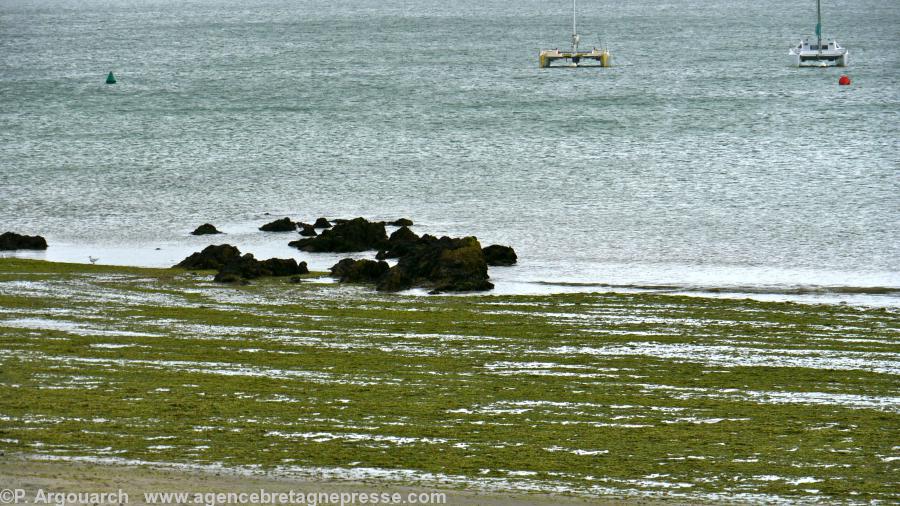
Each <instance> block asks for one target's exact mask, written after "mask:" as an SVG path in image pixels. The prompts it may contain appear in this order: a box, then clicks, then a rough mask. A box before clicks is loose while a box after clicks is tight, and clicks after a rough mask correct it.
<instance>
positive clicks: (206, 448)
mask: <svg viewBox="0 0 900 506" xmlns="http://www.w3.org/2000/svg"><path fill="white" fill-rule="evenodd" d="M314 276H316V274H312V275H311V277H314ZM210 277H211V276H210V275H209V273H190V272H186V271H183V270H178V269H141V268H126V267H107V266H91V265H74V264H56V263H46V262H38V261H30V260H18V259H2V260H0V336H2V337H0V344H2V348H0V385H2V386H0V388H2V391H3V395H0V449H3V450H4V451H6V452H11V453H23V454H46V455H52V456H58V457H60V456H61V457H72V456H84V457H96V458H99V457H117V458H122V459H133V460H140V461H149V462H176V463H193V464H213V463H222V464H224V465H229V466H246V465H259V466H262V467H263V468H265V469H274V468H277V467H280V466H296V467H298V468H322V467H336V468H343V469H354V468H381V469H387V470H413V471H416V472H418V473H420V475H424V473H436V474H440V475H448V476H462V477H465V478H466V479H467V480H469V481H470V482H471V483H472V484H473V485H477V484H479V483H482V482H483V480H490V479H505V480H510V481H508V482H503V483H504V484H501V485H497V486H502V487H507V488H512V487H518V486H523V485H522V484H523V483H532V484H537V485H538V486H543V487H548V488H549V487H550V486H561V487H563V488H565V489H566V490H569V491H571V492H573V493H576V494H582V495H588V496H590V495H597V494H600V493H609V489H613V490H618V491H620V493H622V494H629V493H638V494H648V495H673V494H674V495H679V494H681V496H682V497H688V498H691V499H692V500H693V499H704V498H706V499H709V498H721V497H732V498H739V497H743V496H744V494H750V495H751V496H754V497H769V496H779V497H785V498H795V499H796V498H811V499H825V500H833V501H872V500H882V501H893V500H897V499H898V495H897V492H896V491H897V490H898V488H900V487H898V479H897V471H898V466H897V462H898V457H900V448H898V447H897V446H896V443H895V440H896V434H897V433H898V429H900V401H898V399H900V384H898V381H897V370H898V369H900V364H898V360H897V358H896V357H897V352H898V351H900V340H898V333H900V319H898V315H897V313H896V311H894V310H882V309H865V308H855V307H846V306H833V305H798V304H790V303H776V302H758V301H750V300H720V299H702V298H693V297H683V296H668V295H654V294H564V295H545V296H490V295H486V296H485V295H481V296H466V297H415V296H405V295H392V294H383V293H376V292H374V291H373V290H371V289H367V288H364V287H355V286H341V285H325V284H314V283H289V282H288V281H287V280H285V279H278V278H271V279H262V280H258V281H255V282H254V283H252V284H250V285H247V286H222V285H217V284H213V283H211V282H210V281H209V280H210ZM760 357H762V359H760ZM479 480H482V481H479Z"/></svg>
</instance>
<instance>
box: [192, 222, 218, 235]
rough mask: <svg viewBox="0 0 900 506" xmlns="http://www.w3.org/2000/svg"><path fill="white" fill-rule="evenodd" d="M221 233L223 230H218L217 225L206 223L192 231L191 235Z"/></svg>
mask: <svg viewBox="0 0 900 506" xmlns="http://www.w3.org/2000/svg"><path fill="white" fill-rule="evenodd" d="M221 233H222V232H219V231H218V230H216V227H214V226H212V225H211V224H209V223H204V224H203V225H200V226H199V227H197V229H196V230H194V231H193V232H191V235H208V234H221Z"/></svg>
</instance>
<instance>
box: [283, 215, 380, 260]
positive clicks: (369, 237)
mask: <svg viewBox="0 0 900 506" xmlns="http://www.w3.org/2000/svg"><path fill="white" fill-rule="evenodd" d="M387 239H388V238H387V233H386V232H385V231H384V225H383V224H380V223H370V222H368V221H366V219H364V218H355V219H352V220H350V221H348V222H346V223H340V224H338V225H335V226H334V228H331V229H327V230H323V231H322V233H321V234H320V235H318V236H317V237H310V238H306V239H300V240H297V241H292V242H289V243H288V245H289V246H293V247H295V248H297V249H300V250H303V251H311V252H334V253H348V252H352V251H365V250H372V249H382V248H383V247H385V246H386V245H387Z"/></svg>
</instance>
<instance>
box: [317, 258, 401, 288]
mask: <svg viewBox="0 0 900 506" xmlns="http://www.w3.org/2000/svg"><path fill="white" fill-rule="evenodd" d="M389 269H390V266H389V265H388V264H387V262H382V261H375V260H354V259H352V258H345V259H343V260H341V261H340V262H338V263H336V264H334V265H333V266H332V267H331V275H332V276H334V277H336V278H338V279H339V280H340V281H341V282H342V283H376V282H377V281H378V280H379V279H381V277H382V276H384V275H385V274H386V273H387V272H388V270H389Z"/></svg>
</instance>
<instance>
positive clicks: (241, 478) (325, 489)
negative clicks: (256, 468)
mask: <svg viewBox="0 0 900 506" xmlns="http://www.w3.org/2000/svg"><path fill="white" fill-rule="evenodd" d="M0 484H2V488H4V489H12V490H15V489H24V490H25V500H27V501H29V502H30V503H33V502H34V498H35V497H36V494H37V493H38V490H39V489H42V490H43V491H44V492H46V493H50V492H53V493H73V492H75V493H77V492H115V491H118V490H122V491H124V492H125V493H126V494H128V504H153V503H148V502H147V501H146V500H145V497H144V494H145V493H153V492H189V493H191V494H194V493H202V494H207V493H240V492H247V493H253V492H259V491H260V490H265V491H266V492H272V493H289V492H290V491H294V492H295V494H297V495H299V494H310V493H315V494H319V493H327V494H332V493H337V494H342V493H343V494H348V493H357V494H372V493H377V494H379V495H380V494H383V493H387V494H395V493H399V494H400V496H401V497H402V500H403V501H404V503H407V502H405V501H406V500H407V497H408V496H409V494H417V495H419V494H427V495H429V496H431V494H433V493H435V492H439V493H444V494H446V502H444V503H441V502H434V503H431V504H447V505H459V506H476V505H483V506H513V505H535V506H550V505H554V504H560V505H573V506H576V505H584V504H610V505H611V504H633V505H639V504H646V505H651V504H662V503H663V502H664V503H665V504H676V502H674V501H661V500H651V499H637V498H634V499H612V498H610V499H588V498H572V497H565V496H552V495H546V494H540V495H537V494H535V495H524V494H521V495H514V494H501V493H496V492H490V493H482V492H477V491H468V490H448V489H436V488H427V487H421V486H417V487H408V486H399V485H398V486H394V485H391V484H385V483H361V482H338V481H310V480H300V479H291V478H285V477H280V476H271V475H267V474H260V475H254V476H248V475H245V474H239V473H237V472H231V471H229V470H227V469H224V470H218V471H215V472H207V471H202V470H189V469H171V468H168V469H167V468H166V467H163V466H159V467H157V466H149V465H148V466H122V465H106V464H97V463H89V462H72V461H61V460H53V461H48V460H34V459H33V458H30V457H28V456H20V455H5V456H2V457H0ZM156 504H159V503H156ZM246 504H253V503H246ZM301 504H303V503H301ZM319 504H329V503H325V502H319ZM334 504H339V503H334ZM347 504H353V503H347ZM356 504H362V503H361V502H357V503H356Z"/></svg>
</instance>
